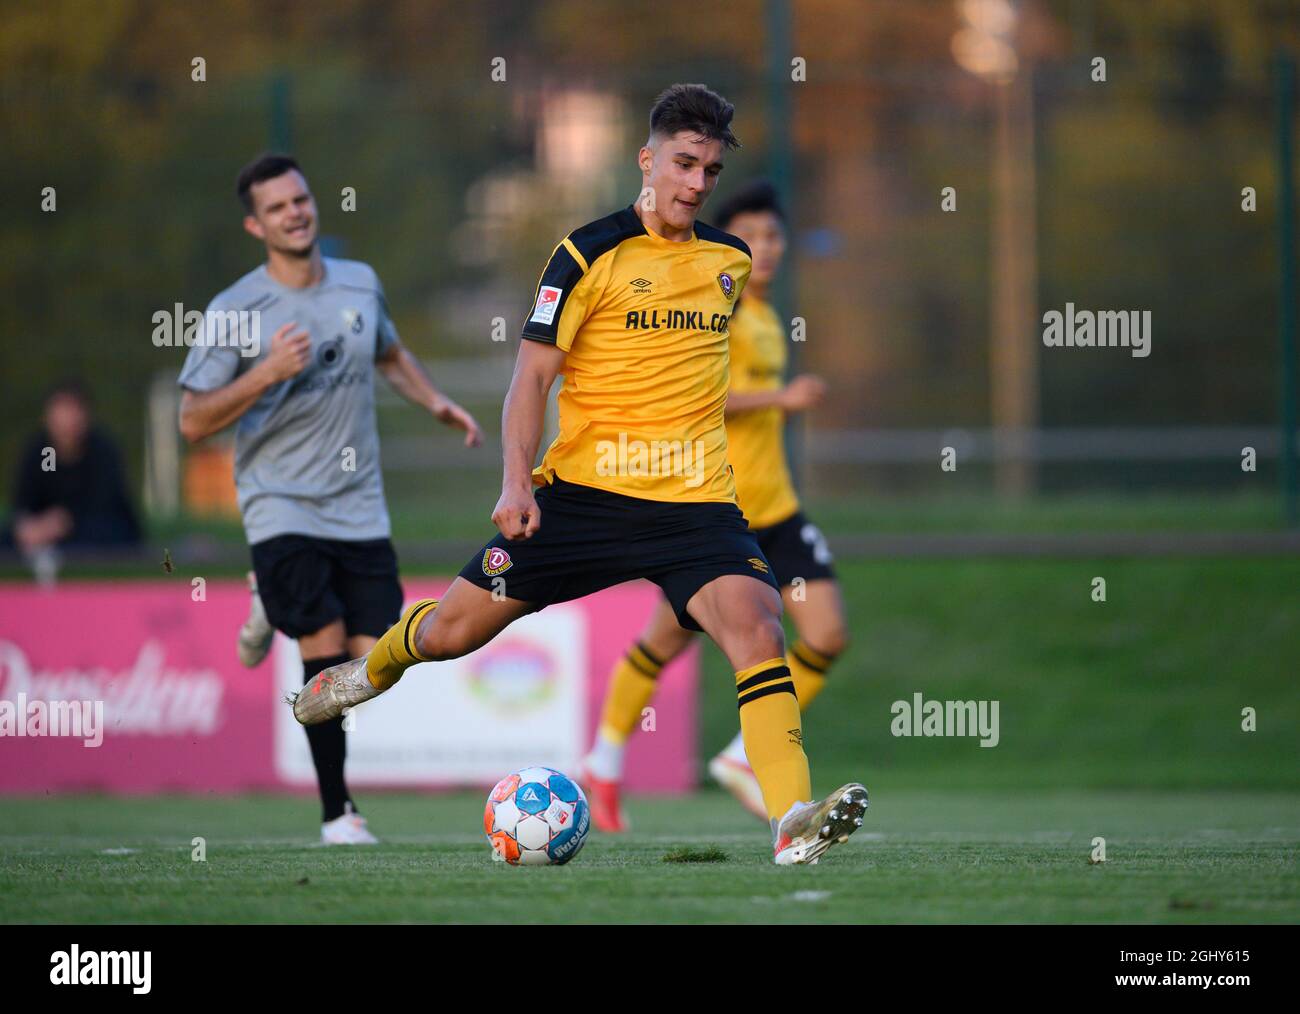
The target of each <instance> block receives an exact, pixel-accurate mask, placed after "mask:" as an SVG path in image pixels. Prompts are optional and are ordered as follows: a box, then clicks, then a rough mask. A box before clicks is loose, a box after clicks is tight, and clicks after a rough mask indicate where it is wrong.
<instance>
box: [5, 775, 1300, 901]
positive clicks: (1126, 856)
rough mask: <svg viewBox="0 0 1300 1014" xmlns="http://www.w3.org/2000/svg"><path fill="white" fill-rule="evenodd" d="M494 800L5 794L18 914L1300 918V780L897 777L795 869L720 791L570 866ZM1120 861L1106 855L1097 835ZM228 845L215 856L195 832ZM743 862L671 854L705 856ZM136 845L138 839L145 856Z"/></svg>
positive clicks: (8, 860) (213, 844)
mask: <svg viewBox="0 0 1300 1014" xmlns="http://www.w3.org/2000/svg"><path fill="white" fill-rule="evenodd" d="M483 798H484V796H483V795H481V794H479V793H472V794H471V793H456V794H451V795H433V796H427V795H417V794H406V793H403V794H391V795H390V794H372V795H370V796H369V797H368V798H366V799H365V810H366V814H367V816H368V817H369V818H370V821H371V824H372V826H373V827H374V828H375V830H376V831H378V832H379V833H380V834H381V835H382V836H383V837H384V839H385V844H383V845H381V846H378V847H370V848H330V849H326V848H322V847H320V846H312V845H311V834H312V832H313V831H314V819H315V817H316V807H315V803H314V802H313V801H311V800H308V799H304V798H296V799H277V798H269V797H239V798H211V799H196V798H168V799H147V800H125V801H123V800H113V799H106V798H101V797H76V798H64V799H54V800H48V799H29V800H8V801H5V802H3V803H0V828H3V831H0V920H3V921H5V922H75V923H81V922H88V923H102V922H175V923H189V922H300V921H305V922H317V921H319V922H352V921H355V922H416V921H420V922H423V921H430V922H467V923H468V922H527V923H574V922H579V923H581V922H657V923H700V922H749V923H753V922H759V923H769V922H770V923H823V922H839V923H843V922H927V923H936V922H980V923H982V922H992V923H997V922H1167V923H1192V922H1213V923H1234V922H1243V923H1258V922H1292V923H1294V922H1295V921H1296V920H1297V918H1300V880H1298V879H1297V877H1296V862H1297V843H1300V819H1297V815H1298V812H1300V810H1298V808H1300V798H1298V797H1297V796H1296V795H1294V794H1287V793H1241V792H1232V793H1213V794H1188V793H1177V792H1175V793H1159V792H1134V793H1125V792H1080V791H1071V792H1065V793H1041V792H1028V793H1026V792H1008V791H997V792H937V791H936V792H925V791H905V792H902V793H899V794H894V793H892V792H891V791H889V790H887V789H886V790H884V791H882V790H881V789H880V788H879V787H877V789H876V791H875V795H874V798H873V804H872V809H871V810H870V811H868V819H867V823H866V824H865V825H864V826H863V828H862V830H861V831H859V832H858V833H857V834H856V835H855V836H854V837H853V838H851V839H850V840H849V843H848V844H847V845H844V846H840V847H837V848H835V849H832V850H831V851H830V852H829V853H828V854H827V855H826V856H825V857H824V858H823V859H822V861H821V863H819V864H818V865H817V866H815V867H800V868H790V867H784V868H779V869H778V868H776V867H774V866H773V865H772V863H771V852H770V849H769V846H768V836H767V833H766V831H765V830H764V828H763V827H762V826H761V825H760V824H758V822H757V821H755V820H753V818H752V817H750V816H748V815H747V814H745V813H744V812H743V811H741V810H740V809H739V807H737V806H736V805H735V804H734V803H733V802H732V801H731V799H730V798H729V797H725V796H723V795H722V794H720V793H715V792H702V793H700V794H698V795H697V796H695V797H693V798H688V799H663V798H660V799H653V798H644V799H634V800H633V801H632V804H631V809H632V817H633V820H634V821H635V825H636V826H635V828H634V830H633V832H632V833H631V834H630V835H628V836H625V837H610V836H602V835H599V834H597V833H596V832H594V831H593V832H592V835H591V837H590V838H589V839H588V842H587V845H586V847H585V849H584V850H583V851H582V852H581V853H580V854H579V855H578V857H577V858H576V859H575V860H574V861H573V862H572V863H570V864H569V865H568V866H564V867H543V868H512V867H507V866H505V865H504V864H502V863H494V862H492V860H491V854H490V850H489V848H488V845H487V842H486V841H485V840H484V839H483V837H482V835H481V834H477V833H475V828H476V827H477V826H478V824H479V821H480V820H481V812H482V805H483ZM1099 835H1100V836H1103V837H1105V839H1106V862H1105V863H1104V864H1096V865H1094V864H1090V863H1089V857H1090V855H1091V854H1092V851H1093V846H1092V840H1093V838H1094V837H1096V836H1099ZM195 836H199V837H203V838H205V839H206V845H207V861H206V862H194V861H193V860H192V853H193V848H192V846H191V844H190V843H191V840H192V839H193V838H194V837H195ZM711 846H712V847H717V848H720V849H721V850H722V851H723V852H724V853H725V854H726V859H725V860H722V861H713V862H686V863H682V862H677V863H674V862H665V861H664V857H665V856H666V855H669V854H672V853H681V852H683V850H685V849H688V848H690V849H692V850H693V852H694V853H695V854H696V855H697V856H707V853H708V850H709V848H710V847H711ZM125 850H130V851H125Z"/></svg>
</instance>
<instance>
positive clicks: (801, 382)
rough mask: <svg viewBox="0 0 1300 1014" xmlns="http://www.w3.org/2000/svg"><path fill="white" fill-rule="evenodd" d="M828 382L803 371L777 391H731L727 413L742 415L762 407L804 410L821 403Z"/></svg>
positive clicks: (790, 410)
mask: <svg viewBox="0 0 1300 1014" xmlns="http://www.w3.org/2000/svg"><path fill="white" fill-rule="evenodd" d="M825 394H826V382H825V381H824V380H822V379H821V377H816V376H813V374H811V373H801V374H800V375H799V376H797V377H795V378H794V379H793V380H791V381H790V383H788V384H786V385H785V386H784V387H780V388H777V389H776V390H775V391H735V390H732V391H729V392H728V393H727V415H728V416H734V415H740V414H741V413H743V412H754V411H757V410H758V409H761V408H772V407H776V408H779V409H781V411H783V412H803V411H805V410H807V409H810V408H813V407H815V406H817V405H818V404H820V403H821V400H822V398H823V396H825Z"/></svg>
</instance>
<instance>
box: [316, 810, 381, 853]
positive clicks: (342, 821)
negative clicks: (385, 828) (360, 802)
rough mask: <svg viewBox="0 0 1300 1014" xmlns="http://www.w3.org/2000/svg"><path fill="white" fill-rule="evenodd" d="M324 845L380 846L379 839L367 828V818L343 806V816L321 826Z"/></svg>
mask: <svg viewBox="0 0 1300 1014" xmlns="http://www.w3.org/2000/svg"><path fill="white" fill-rule="evenodd" d="M320 841H321V844H322V845H378V844H379V839H378V838H376V837H375V836H374V835H373V834H371V833H370V829H369V828H368V827H366V818H365V817H363V816H361V814H359V813H356V812H354V811H353V809H352V804H351V803H344V804H343V816H341V817H335V818H334V819H333V820H327V821H325V823H323V824H322V825H321V826H320Z"/></svg>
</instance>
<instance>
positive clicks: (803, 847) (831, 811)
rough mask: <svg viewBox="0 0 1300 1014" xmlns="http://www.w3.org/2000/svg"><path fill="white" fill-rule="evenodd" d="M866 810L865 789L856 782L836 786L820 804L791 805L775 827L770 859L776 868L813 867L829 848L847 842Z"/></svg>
mask: <svg viewBox="0 0 1300 1014" xmlns="http://www.w3.org/2000/svg"><path fill="white" fill-rule="evenodd" d="M866 811H867V790H866V789H865V788H864V787H863V786H861V785H859V784H858V783H857V782H849V784H847V785H842V786H840V787H839V788H838V789H836V790H835V791H834V792H832V793H831V794H830V795H829V796H827V797H826V798H825V799H823V800H821V801H820V802H812V803H795V804H794V805H793V806H791V807H790V809H788V810H787V811H786V812H785V816H783V817H782V818H781V820H780V822H779V823H778V824H777V826H776V842H775V843H774V845H773V852H774V853H775V855H774V856H773V860H774V861H775V862H776V865H777V866H793V865H796V864H803V863H806V864H808V865H810V866H811V865H813V864H815V863H816V862H817V860H818V859H820V858H821V854H822V853H823V852H825V851H826V850H827V849H828V848H830V847H831V846H832V845H839V844H842V843H844V842H846V841H848V840H849V835H851V834H852V833H853V832H854V831H856V830H857V829H858V828H860V827H861V826H862V815H863V814H864V813H866Z"/></svg>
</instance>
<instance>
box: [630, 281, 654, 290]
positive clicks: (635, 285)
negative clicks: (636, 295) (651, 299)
mask: <svg viewBox="0 0 1300 1014" xmlns="http://www.w3.org/2000/svg"><path fill="white" fill-rule="evenodd" d="M628 284H629V285H630V286H632V291H633V292H649V291H650V279H648V278H633V279H632V281H630V282H628Z"/></svg>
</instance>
